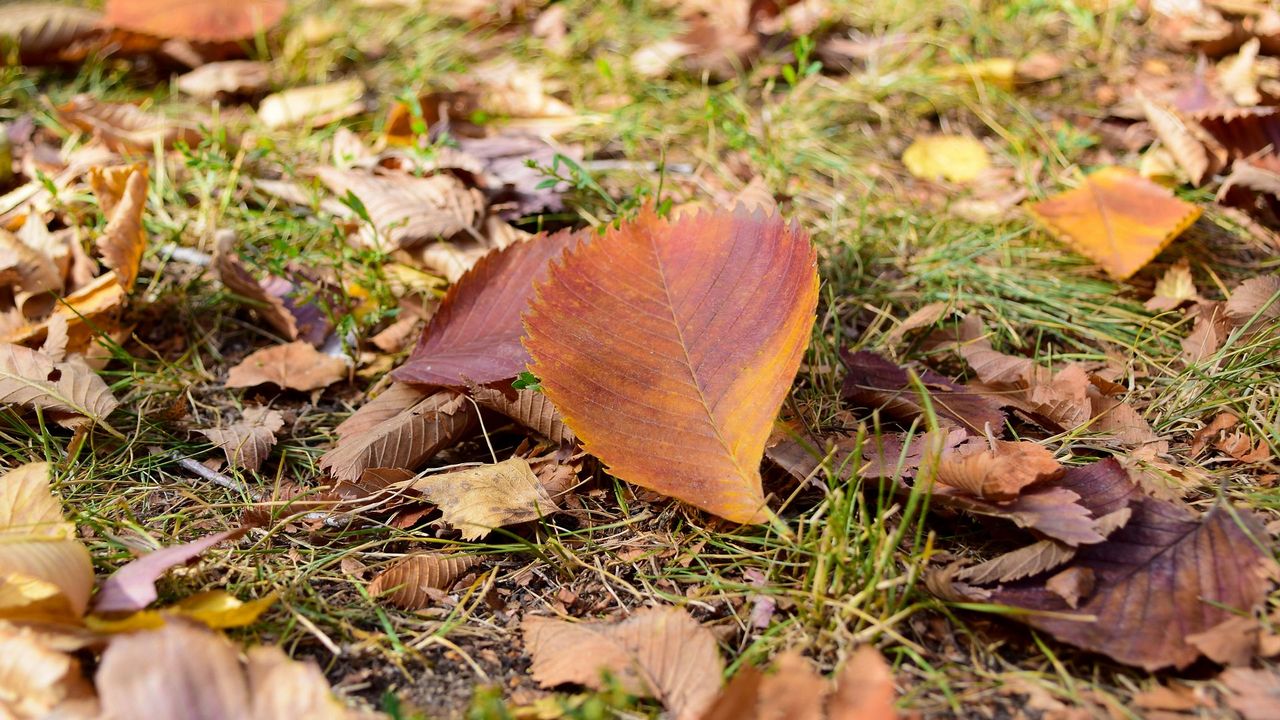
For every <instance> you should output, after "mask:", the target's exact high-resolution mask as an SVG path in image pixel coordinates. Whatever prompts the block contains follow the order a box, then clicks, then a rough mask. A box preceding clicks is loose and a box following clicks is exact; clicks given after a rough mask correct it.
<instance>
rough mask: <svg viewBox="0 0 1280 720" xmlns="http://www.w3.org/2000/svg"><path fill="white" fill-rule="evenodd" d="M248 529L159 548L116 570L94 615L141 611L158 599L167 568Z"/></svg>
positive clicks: (104, 585) (95, 602) (97, 599)
mask: <svg viewBox="0 0 1280 720" xmlns="http://www.w3.org/2000/svg"><path fill="white" fill-rule="evenodd" d="M246 530H247V528H236V529H234V530H227V531H225V532H220V533H214V534H213V535H209V536H206V537H203V538H200V539H199V540H195V541H192V542H189V543H183V544H181V545H172V546H170V547H165V548H160V549H159V550H155V551H153V552H149V553H147V554H146V555H143V556H142V557H140V558H138V559H137V560H134V561H132V562H130V563H128V564H126V565H124V566H123V567H121V568H120V569H119V570H116V571H115V572H114V573H112V574H111V576H110V577H108V578H107V579H106V581H104V582H103V583H102V588H101V589H100V590H99V591H98V595H97V597H95V598H94V600H93V611H94V612H95V613H128V612H136V611H138V610H142V609H143V608H145V607H146V606H148V605H150V604H151V603H153V602H155V599H156V598H157V597H158V594H157V592H156V581H157V580H159V579H160V578H161V576H163V575H164V574H165V573H166V572H168V571H169V569H170V568H173V567H176V566H178V565H182V564H184V563H188V562H191V561H192V560H194V559H196V558H197V557H199V556H200V555H202V554H204V551H205V550H208V549H209V548H211V547H213V546H214V545H217V544H218V543H221V542H225V541H227V540H232V539H235V538H238V537H240V536H242V535H244V534H245V531H246Z"/></svg>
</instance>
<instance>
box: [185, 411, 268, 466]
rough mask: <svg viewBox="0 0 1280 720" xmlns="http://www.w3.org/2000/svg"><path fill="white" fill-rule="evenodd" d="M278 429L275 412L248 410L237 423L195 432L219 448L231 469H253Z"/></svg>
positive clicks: (266, 452)
mask: <svg viewBox="0 0 1280 720" xmlns="http://www.w3.org/2000/svg"><path fill="white" fill-rule="evenodd" d="M282 427H284V416H282V415H281V414H280V412H279V411H278V410H271V409H269V408H265V407H248V408H245V409H244V413H243V418H242V419H241V420H240V422H236V423H232V424H230V425H227V426H224V427H220V428H210V429H208V430H199V431H198V432H199V433H200V434H201V435H204V436H205V437H207V438H209V441H210V442H212V443H213V444H214V445H216V446H217V447H219V448H221V449H222V452H223V453H225V454H226V456H227V462H228V463H230V464H231V466H232V467H239V468H244V469H245V470H257V469H258V468H259V467H261V466H262V461H263V460H266V459H267V455H268V454H269V453H270V452H271V448H272V447H274V446H275V444H276V433H277V432H278V431H279V430H280V428H282Z"/></svg>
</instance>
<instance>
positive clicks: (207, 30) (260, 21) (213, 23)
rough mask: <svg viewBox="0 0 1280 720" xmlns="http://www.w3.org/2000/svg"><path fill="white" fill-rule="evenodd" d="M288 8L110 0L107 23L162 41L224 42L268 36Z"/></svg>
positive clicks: (281, 1)
mask: <svg viewBox="0 0 1280 720" xmlns="http://www.w3.org/2000/svg"><path fill="white" fill-rule="evenodd" d="M288 7H289V2H288V0H237V2H225V1H224V0H107V7H106V18H105V20H106V23H107V24H108V25H111V26H113V27H118V28H121V29H123V30H132V31H133V32H139V33H145V34H147V35H156V36H158V37H163V38H182V39H184V40H200V41H205V42H223V41H226V40H240V39H243V38H248V37H253V36H254V35H256V34H258V33H260V32H265V31H266V30H268V29H270V28H271V27H272V26H274V25H275V24H276V23H278V22H280V18H282V17H284V12H285V10H286V9H288Z"/></svg>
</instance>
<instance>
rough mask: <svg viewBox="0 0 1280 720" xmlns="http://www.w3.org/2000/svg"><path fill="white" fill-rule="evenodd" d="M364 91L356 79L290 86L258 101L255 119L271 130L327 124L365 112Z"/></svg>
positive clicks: (363, 87) (362, 85) (360, 82)
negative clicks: (305, 85)
mask: <svg viewBox="0 0 1280 720" xmlns="http://www.w3.org/2000/svg"><path fill="white" fill-rule="evenodd" d="M365 90H366V88H365V85H364V82H363V81H362V80H360V79H359V78H352V79H350V80H338V81H335V82H331V83H325V84H323V85H311V86H308V87H296V88H289V89H288V90H282V91H280V92H278V93H272V94H271V95H268V96H266V97H265V98H263V99H262V102H261V103H259V104H258V119H259V120H261V121H262V124H263V125H265V126H267V127H268V128H270V129H272V130H279V129H281V128H286V127H294V126H299V125H307V126H312V127H317V126H321V125H327V124H329V123H331V122H337V121H338V120H342V119H343V118H348V117H351V116H352V115H358V114H360V113H362V112H364V110H365V106H364V103H363V101H362V98H363V97H364V94H365Z"/></svg>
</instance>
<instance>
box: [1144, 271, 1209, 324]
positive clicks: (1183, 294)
mask: <svg viewBox="0 0 1280 720" xmlns="http://www.w3.org/2000/svg"><path fill="white" fill-rule="evenodd" d="M1200 299H1201V297H1200V293H1199V292H1197V291H1196V282H1195V280H1194V279H1193V278H1192V277H1191V263H1189V262H1188V261H1187V259H1186V258H1183V259H1181V260H1179V261H1178V262H1176V263H1174V264H1173V265H1170V266H1169V269H1168V270H1166V271H1165V273H1164V275H1162V276H1160V279H1159V280H1157V281H1156V287H1155V289H1154V290H1153V291H1152V292H1151V299H1150V300H1148V301H1146V302H1145V303H1144V304H1143V306H1144V307H1146V308H1147V309H1148V310H1151V311H1152V312H1168V311H1170V310H1175V309H1177V308H1178V307H1179V306H1181V305H1182V304H1183V303H1187V302H1197V301H1199V300H1200Z"/></svg>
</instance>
